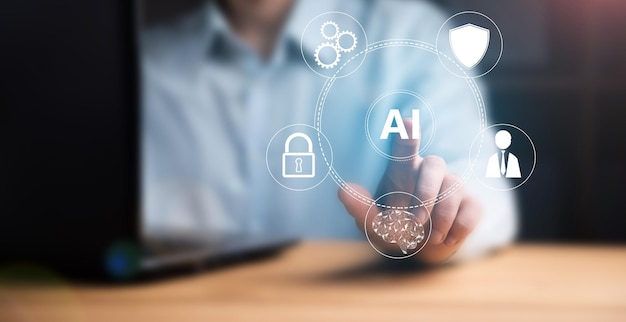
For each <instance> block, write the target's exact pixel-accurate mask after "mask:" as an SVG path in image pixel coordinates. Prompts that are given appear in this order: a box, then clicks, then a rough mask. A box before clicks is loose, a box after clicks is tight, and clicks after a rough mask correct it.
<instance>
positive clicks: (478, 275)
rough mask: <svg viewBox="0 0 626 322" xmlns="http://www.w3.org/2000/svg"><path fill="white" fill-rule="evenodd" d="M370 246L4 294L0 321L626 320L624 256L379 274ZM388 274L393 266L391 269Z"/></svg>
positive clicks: (591, 250) (303, 250)
mask: <svg viewBox="0 0 626 322" xmlns="http://www.w3.org/2000/svg"><path fill="white" fill-rule="evenodd" d="M381 262H382V261H381V260H380V256H379V255H377V254H375V253H373V251H372V250H371V249H370V248H369V245H367V244H363V243H305V244H301V245H299V246H296V247H294V248H293V249H290V250H288V251H287V252H286V253H284V254H282V255H281V256H279V257H278V258H275V259H271V260H266V261H261V262H256V263H252V264H248V265H241V266H236V267H232V268H226V269H221V270H214V271H209V272H205V273H201V274H196V275H189V276H183V277H177V278H174V279H169V280H162V281H157V282H152V283H147V284H144V285H134V286H93V285H92V286H72V285H68V284H66V283H57V285H56V286H20V287H7V286H0V287H2V288H1V289H0V321H25V322H30V321H70V322H74V321H77V322H78V321H80V322H82V321H106V322H116V321H133V322H138V321H167V322H174V321H204V322H209V321H261V322H270V321H271V322H273V321H377V322H380V321H394V322H395V321H428V322H432V321H505V320H506V321H511V320H516V321H525V322H529V321H538V320H542V321H626V247H594V246H546V245H519V246H515V247H511V248H509V249H507V250H505V251H503V252H501V253H499V254H496V255H494V256H491V257H489V258H486V259H482V260H479V261H475V262H471V263H466V264H463V265H457V266H449V267H442V268H439V269H433V270H427V271H419V272H415V270H416V267H411V265H408V264H409V262H404V263H399V262H395V263H393V264H392V265H390V266H389V265H387V268H384V265H383V266H381ZM386 263H387V264H389V262H386Z"/></svg>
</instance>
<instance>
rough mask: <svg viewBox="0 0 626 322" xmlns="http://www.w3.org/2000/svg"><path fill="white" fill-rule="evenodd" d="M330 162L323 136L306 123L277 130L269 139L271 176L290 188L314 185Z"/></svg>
mask: <svg viewBox="0 0 626 322" xmlns="http://www.w3.org/2000/svg"><path fill="white" fill-rule="evenodd" d="M322 152H324V153H322ZM332 162H333V150H332V148H331V146H330V142H328V139H327V138H326V136H325V135H324V134H323V133H322V132H319V131H317V130H316V129H315V128H314V127H312V126H310V125H306V124H294V125H289V126H286V127H284V128H282V129H280V130H279V131H278V132H276V134H274V136H272V138H271V139H270V142H269V143H268V145H267V150H266V152H265V163H266V165H267V170H268V171H269V173H270V176H272V178H273V179H274V181H276V182H277V183H278V184H280V185H281V186H283V187H284V188H286V189H289V190H293V191H305V190H309V189H312V188H315V187H317V186H318V185H319V184H320V183H322V181H324V179H325V178H326V177H327V176H328V172H329V169H330V167H331V165H332Z"/></svg>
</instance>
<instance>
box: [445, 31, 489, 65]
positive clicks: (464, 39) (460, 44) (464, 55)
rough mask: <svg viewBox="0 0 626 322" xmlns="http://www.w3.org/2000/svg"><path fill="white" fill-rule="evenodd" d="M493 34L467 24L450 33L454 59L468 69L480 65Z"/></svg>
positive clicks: (449, 40) (449, 37)
mask: <svg viewBox="0 0 626 322" xmlns="http://www.w3.org/2000/svg"><path fill="white" fill-rule="evenodd" d="M490 37H491V32H490V31H489V29H487V28H483V27H481V26H478V25H475V24H473V23H466V24H464V25H462V26H458V27H456V28H452V29H450V30H449V31H448V42H449V43H450V49H452V54H454V57H455V58H456V59H457V60H458V61H459V62H460V63H461V64H462V65H463V66H465V67H466V68H468V69H472V68H474V67H476V65H478V64H479V63H480V62H481V61H482V60H483V58H484V57H485V54H486V53H487V50H488V49H489V38H490Z"/></svg>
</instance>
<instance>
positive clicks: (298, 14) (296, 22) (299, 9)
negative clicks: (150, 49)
mask: <svg viewBox="0 0 626 322" xmlns="http://www.w3.org/2000/svg"><path fill="white" fill-rule="evenodd" d="M335 7H336V6H335V2H334V1H333V0H327V1H325V0H317V1H315V0H314V1H311V0H299V1H298V0H296V1H294V4H293V7H292V8H291V12H290V13H289V16H288V17H287V21H286V22H285V27H284V28H283V30H282V32H281V35H280V36H279V39H278V42H277V48H278V50H280V46H284V49H283V50H284V51H285V52H284V53H280V52H278V53H275V54H277V55H279V56H280V55H281V54H282V55H285V56H286V58H293V57H297V58H298V59H301V55H302V54H305V55H309V54H310V55H312V54H313V52H314V51H315V48H317V45H318V44H317V43H315V42H314V41H312V40H310V41H307V39H303V40H302V44H301V37H302V32H303V31H304V30H305V28H306V26H307V24H308V23H309V21H311V20H312V19H313V18H314V17H315V16H317V15H319V14H321V13H323V12H328V11H333V9H334V8H335ZM205 12H206V14H205V15H206V21H207V22H206V31H207V38H206V39H207V45H208V53H209V54H225V55H226V56H232V55H233V54H235V53H237V52H241V51H245V50H247V49H248V48H247V47H246V46H245V45H244V44H243V43H242V42H241V41H239V39H238V38H237V36H236V35H235V34H234V32H233V31H232V29H231V28H230V26H229V25H228V21H227V20H226V17H224V15H223V13H222V11H221V10H220V8H219V7H218V5H217V4H216V2H215V1H210V2H209V3H208V4H207V5H206V8H205ZM301 46H302V52H301V49H300V48H301Z"/></svg>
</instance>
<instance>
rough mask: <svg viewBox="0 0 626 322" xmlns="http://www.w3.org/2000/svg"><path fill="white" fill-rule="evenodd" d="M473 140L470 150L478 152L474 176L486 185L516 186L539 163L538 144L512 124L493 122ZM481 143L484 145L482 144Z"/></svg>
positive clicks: (501, 187) (508, 187) (504, 187)
mask: <svg viewBox="0 0 626 322" xmlns="http://www.w3.org/2000/svg"><path fill="white" fill-rule="evenodd" d="M481 136H483V137H484V139H483V140H480V139H479V138H478V137H476V138H475V139H474V141H473V142H472V147H471V149H470V153H478V155H479V157H478V159H477V160H476V164H475V165H474V170H473V171H474V176H475V177H476V178H477V179H478V181H480V182H481V183H482V184H484V185H485V186H487V187H489V188H491V189H494V190H500V191H506V190H513V189H516V188H518V187H520V186H521V185H523V184H524V183H526V181H528V179H529V178H530V176H531V175H532V174H533V172H534V171H535V166H536V165H537V150H536V149H535V144H534V143H533V141H532V139H531V138H530V136H528V134H527V133H526V132H524V131H523V130H522V129H520V128H519V127H517V126H515V125H511V124H504V123H501V124H494V125H491V126H489V127H487V128H485V129H484V130H483V133H482V134H481ZM480 145H484V146H483V147H480Z"/></svg>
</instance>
